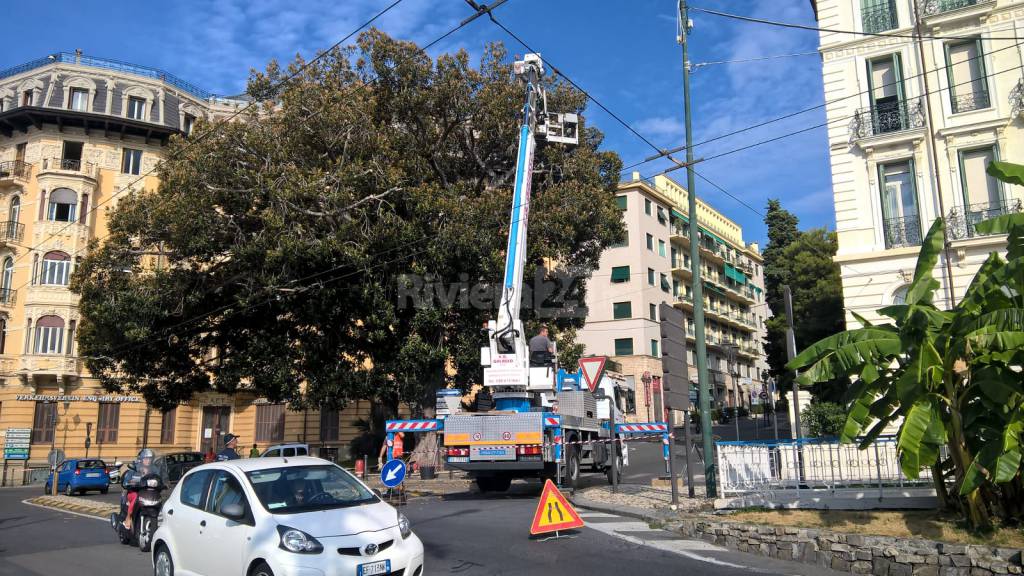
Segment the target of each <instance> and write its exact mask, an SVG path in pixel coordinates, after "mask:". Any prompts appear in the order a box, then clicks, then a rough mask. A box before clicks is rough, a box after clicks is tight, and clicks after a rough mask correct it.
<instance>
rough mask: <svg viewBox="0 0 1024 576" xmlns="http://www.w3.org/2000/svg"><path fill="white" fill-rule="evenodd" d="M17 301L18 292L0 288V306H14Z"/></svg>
mask: <svg viewBox="0 0 1024 576" xmlns="http://www.w3.org/2000/svg"><path fill="white" fill-rule="evenodd" d="M17 299H18V291H17V290H12V289H10V288H0V306H14V302H15V301H16V300H17Z"/></svg>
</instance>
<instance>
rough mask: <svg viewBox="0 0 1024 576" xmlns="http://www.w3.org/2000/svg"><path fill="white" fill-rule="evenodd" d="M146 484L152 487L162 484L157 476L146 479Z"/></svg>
mask: <svg viewBox="0 0 1024 576" xmlns="http://www.w3.org/2000/svg"><path fill="white" fill-rule="evenodd" d="M146 485H147V486H149V487H150V488H156V487H157V486H159V485H160V481H159V480H157V479H156V478H150V479H149V480H146Z"/></svg>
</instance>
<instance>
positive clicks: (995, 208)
mask: <svg viewBox="0 0 1024 576" xmlns="http://www.w3.org/2000/svg"><path fill="white" fill-rule="evenodd" d="M1022 211H1024V210H1022V202H1021V199H1020V198H1011V199H1009V200H1003V201H1002V202H987V203H981V204H969V205H967V206H962V207H961V206H957V207H956V208H953V209H952V210H950V211H949V215H948V216H947V217H946V226H947V229H948V230H949V237H950V238H951V239H953V240H964V239H967V238H976V237H979V236H983V234H981V233H980V232H978V231H977V230H976V229H975V226H976V225H977V224H978V222H983V221H985V220H988V219H990V218H995V217H997V216H1002V215H1003V214H1018V213H1020V212H1022Z"/></svg>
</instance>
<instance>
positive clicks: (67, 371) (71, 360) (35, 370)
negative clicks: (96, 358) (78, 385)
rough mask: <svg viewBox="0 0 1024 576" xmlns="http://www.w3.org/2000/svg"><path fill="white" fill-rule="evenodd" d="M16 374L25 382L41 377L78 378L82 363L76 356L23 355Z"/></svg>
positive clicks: (80, 373)
mask: <svg viewBox="0 0 1024 576" xmlns="http://www.w3.org/2000/svg"><path fill="white" fill-rule="evenodd" d="M18 373H19V375H20V376H22V377H23V378H25V379H26V380H29V379H31V378H33V377H41V376H55V377H57V378H58V379H62V378H63V379H67V378H78V377H79V376H81V375H82V361H81V360H80V359H79V358H78V357H77V356H65V355H63V354H23V355H22V356H21V358H20V359H19V366H18Z"/></svg>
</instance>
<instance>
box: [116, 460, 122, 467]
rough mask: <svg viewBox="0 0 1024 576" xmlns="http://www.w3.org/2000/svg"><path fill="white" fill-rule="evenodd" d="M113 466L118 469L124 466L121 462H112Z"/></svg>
mask: <svg viewBox="0 0 1024 576" xmlns="http://www.w3.org/2000/svg"><path fill="white" fill-rule="evenodd" d="M114 466H116V467H117V468H120V467H121V466H124V462H121V461H120V460H114Z"/></svg>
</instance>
